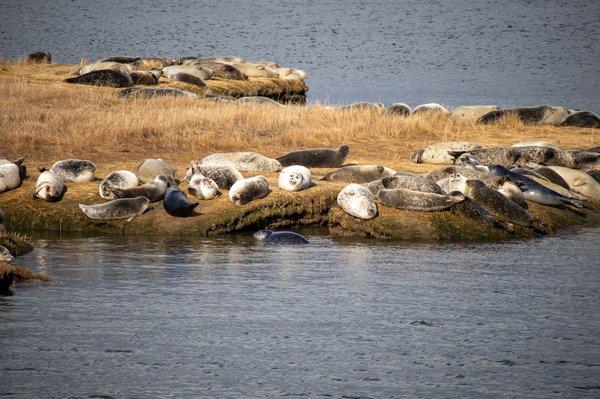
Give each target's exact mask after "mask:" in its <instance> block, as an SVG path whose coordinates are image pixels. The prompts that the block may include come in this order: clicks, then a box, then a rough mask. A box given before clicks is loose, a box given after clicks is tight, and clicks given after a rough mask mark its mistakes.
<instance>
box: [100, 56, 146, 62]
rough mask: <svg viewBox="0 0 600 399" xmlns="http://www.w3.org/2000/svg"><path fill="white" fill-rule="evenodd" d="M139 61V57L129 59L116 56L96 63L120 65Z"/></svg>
mask: <svg viewBox="0 0 600 399" xmlns="http://www.w3.org/2000/svg"><path fill="white" fill-rule="evenodd" d="M141 59H142V58H141V57H129V56H126V55H117V56H113V57H107V58H103V59H101V60H98V61H96V62H97V63H99V62H118V63H121V64H133V63H134V62H136V61H138V60H141Z"/></svg>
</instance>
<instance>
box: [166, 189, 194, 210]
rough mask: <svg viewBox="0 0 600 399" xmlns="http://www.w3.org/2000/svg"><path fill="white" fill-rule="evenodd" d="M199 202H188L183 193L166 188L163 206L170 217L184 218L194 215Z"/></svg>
mask: <svg viewBox="0 0 600 399" xmlns="http://www.w3.org/2000/svg"><path fill="white" fill-rule="evenodd" d="M198 204H199V202H190V201H189V200H188V198H187V195H185V193H184V192H183V191H181V190H180V189H178V188H175V187H169V188H167V192H166V193H165V198H163V206H164V208H165V211H167V213H168V214H169V215H171V216H177V217H186V216H192V215H194V213H195V212H194V209H196V207H197V206H198Z"/></svg>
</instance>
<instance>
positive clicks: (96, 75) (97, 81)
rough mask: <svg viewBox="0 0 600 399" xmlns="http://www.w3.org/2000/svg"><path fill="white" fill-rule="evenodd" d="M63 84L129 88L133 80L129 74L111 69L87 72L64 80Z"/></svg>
mask: <svg viewBox="0 0 600 399" xmlns="http://www.w3.org/2000/svg"><path fill="white" fill-rule="evenodd" d="M65 82H66V83H76V84H82V85H93V86H109V87H129V86H132V85H133V80H131V77H130V76H129V74H127V73H123V72H121V71H115V70H111V69H104V70H101V71H93V72H89V73H86V74H84V75H79V76H76V77H74V78H69V79H65Z"/></svg>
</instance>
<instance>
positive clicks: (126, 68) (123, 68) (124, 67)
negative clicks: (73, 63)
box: [77, 62, 135, 75]
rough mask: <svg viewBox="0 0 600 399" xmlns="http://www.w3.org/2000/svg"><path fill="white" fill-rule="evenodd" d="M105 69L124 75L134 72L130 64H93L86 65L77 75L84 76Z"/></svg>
mask: <svg viewBox="0 0 600 399" xmlns="http://www.w3.org/2000/svg"><path fill="white" fill-rule="evenodd" d="M107 69H108V70H112V71H119V72H123V73H126V74H129V73H131V72H133V71H135V67H134V66H133V65H131V64H121V63H120V62H95V63H93V64H87V65H84V66H82V67H81V68H79V70H78V71H77V74H78V75H85V74H86V73H90V72H93V71H103V70H107Z"/></svg>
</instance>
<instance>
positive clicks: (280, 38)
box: [0, 0, 600, 112]
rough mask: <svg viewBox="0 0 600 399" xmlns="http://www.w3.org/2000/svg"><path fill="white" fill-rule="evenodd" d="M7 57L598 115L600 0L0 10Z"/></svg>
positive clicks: (80, 2)
mask: <svg viewBox="0 0 600 399" xmlns="http://www.w3.org/2000/svg"><path fill="white" fill-rule="evenodd" d="M0 9H1V10H2V12H1V13H0V57H4V58H8V59H14V58H17V57H19V56H21V55H23V54H26V53H28V52H30V51H34V50H38V49H46V50H48V51H50V52H52V54H53V55H54V58H55V60H56V61H57V62H70V63H75V62H79V61H80V60H81V58H83V57H86V58H88V59H91V60H93V59H98V58H101V57H105V56H109V55H115V54H129V55H146V56H152V55H159V56H172V57H180V56H185V55H214V54H227V55H234V54H235V55H239V56H242V57H244V58H246V59H249V60H252V59H275V60H279V61H280V62H282V63H283V64H287V65H292V66H296V67H299V68H302V69H305V70H307V71H308V72H309V74H310V78H309V79H308V84H309V86H310V93H309V99H310V100H311V101H315V100H320V101H324V102H331V103H335V104H339V103H348V102H352V101H358V100H373V101H375V100H378V101H383V102H385V103H388V104H389V103H391V102H395V101H404V102H407V103H409V104H411V105H413V106H414V105H417V104H420V103H425V102H434V101H435V102H440V103H443V104H445V105H446V106H449V107H454V106H458V105H465V104H496V105H500V106H513V105H538V104H545V103H549V104H554V105H564V106H568V107H570V108H582V109H590V110H592V111H594V112H600V96H599V95H598V93H599V92H600V68H598V62H599V61H600V41H599V40H598V37H600V2H598V1H589V0H585V1H584V0H573V1H560V2H552V1H543V0H529V1H525V0H520V1H513V0H480V1H460V0H448V1H423V0H418V1H413V0H410V1H397V0H381V1H371V2H365V1H362V0H335V1H304V2H302V1H286V0H257V1H232V0H219V1H216V2H214V1H200V0H192V1H185V2H160V1H154V0H135V1H131V0H110V1H89V0H88V1H86V0H72V1H69V0H54V1H39V0H8V1H7V0H2V1H0Z"/></svg>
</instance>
